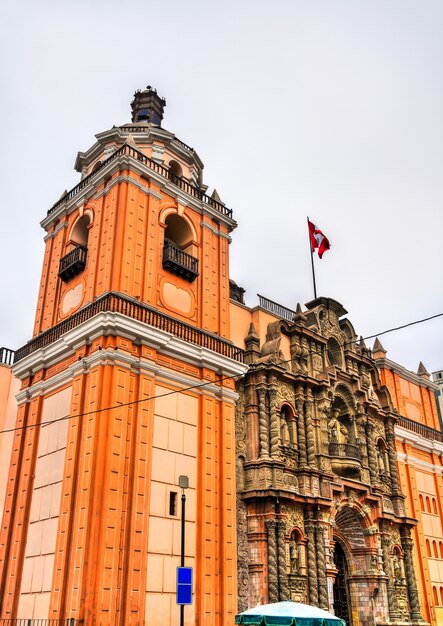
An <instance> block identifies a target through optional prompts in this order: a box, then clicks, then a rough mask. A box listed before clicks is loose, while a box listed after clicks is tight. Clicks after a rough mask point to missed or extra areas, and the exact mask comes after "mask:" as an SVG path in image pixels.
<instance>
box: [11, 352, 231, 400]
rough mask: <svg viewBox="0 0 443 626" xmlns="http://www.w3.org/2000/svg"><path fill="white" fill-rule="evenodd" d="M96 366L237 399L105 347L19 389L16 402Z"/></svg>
mask: <svg viewBox="0 0 443 626" xmlns="http://www.w3.org/2000/svg"><path fill="white" fill-rule="evenodd" d="M99 365H102V366H103V365H111V366H118V367H120V368H124V369H127V370H131V371H132V372H135V373H137V374H139V373H143V372H144V373H146V374H149V375H153V376H154V378H155V382H156V383H159V384H162V383H169V384H172V385H173V386H175V387H176V389H177V391H181V390H182V389H183V388H185V389H189V390H191V388H192V392H193V393H195V394H197V395H202V394H205V395H211V396H213V397H215V398H217V399H219V400H224V401H227V402H230V403H232V404H234V403H235V401H236V400H237V398H238V393H237V392H236V391H234V390H232V389H227V388H226V387H220V386H219V385H216V384H214V383H213V382H211V381H205V380H196V379H195V378H194V377H191V376H187V375H186V374H182V373H180V372H176V371H175V370H169V369H166V368H165V367H161V366H159V365H157V364H156V363H154V362H152V361H148V360H146V359H144V358H139V357H136V356H133V355H132V354H129V353H128V352H123V351H121V350H120V351H118V350H114V349H113V348H108V349H106V350H98V351H96V352H94V353H92V354H91V355H89V356H87V357H84V358H82V359H81V360H80V361H76V362H75V363H73V364H72V365H70V366H69V367H68V368H67V369H66V370H64V371H63V372H61V373H60V374H57V375H55V376H51V378H48V379H47V380H40V381H38V382H37V383H35V384H34V385H31V386H30V387H28V388H27V389H24V390H22V391H20V392H19V393H18V394H17V395H16V396H15V397H16V399H17V402H18V404H22V403H23V402H29V401H30V400H31V399H32V398H35V397H37V396H43V395H48V394H49V393H52V392H54V391H57V390H58V389H60V388H62V387H65V386H66V385H67V384H69V383H70V382H72V380H73V379H74V378H75V376H78V375H79V374H81V373H87V372H88V371H90V369H92V368H93V367H97V366H99Z"/></svg>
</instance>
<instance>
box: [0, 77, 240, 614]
mask: <svg viewBox="0 0 443 626" xmlns="http://www.w3.org/2000/svg"><path fill="white" fill-rule="evenodd" d="M165 104H166V102H165V100H164V99H162V98H160V97H159V95H158V94H157V92H156V91H155V90H154V89H152V88H151V87H148V88H147V89H146V90H144V91H138V92H136V94H135V96H134V100H133V102H132V104H131V107H132V121H131V123H130V124H125V125H123V126H114V127H113V128H111V129H110V130H108V131H105V132H102V133H99V134H98V135H96V139H97V141H96V143H95V144H94V145H93V146H92V147H91V148H90V149H89V150H87V151H86V152H80V153H79V154H78V156H77V160H76V163H75V167H76V170H77V171H79V172H80V173H81V180H80V182H79V183H78V185H76V186H75V187H74V188H73V189H71V190H70V191H69V192H66V193H64V194H63V196H62V197H61V198H60V200H59V201H58V202H56V204H54V206H53V207H52V208H51V209H50V210H49V211H48V213H47V216H46V217H45V218H44V219H43V221H42V226H43V228H44V230H45V231H46V236H45V246H46V247H45V256H44V262H43V270H42V278H41V284H40V290H39V296H38V304H37V312H36V317H35V326H34V334H33V338H32V339H31V340H30V341H29V342H28V343H27V344H26V345H25V346H24V347H22V348H20V349H19V350H18V351H17V352H16V355H15V364H14V368H13V371H14V375H15V376H16V377H18V378H19V379H20V380H21V390H20V392H19V395H18V404H19V407H18V414H17V421H16V431H15V433H14V443H13V452H12V459H11V465H10V468H9V477H8V486H7V491H6V499H5V508H4V515H3V520H2V526H1V532H0V617H1V618H25V619H58V620H67V619H70V620H74V621H79V622H80V621H81V622H82V623H83V624H85V625H87V626H89V625H93V624H94V625H95V624H100V625H103V626H106V625H108V624H109V625H111V624H112V625H114V624H118V625H120V626H123V625H125V626H126V625H132V624H137V625H139V624H140V625H141V624H149V626H156V625H157V624H158V625H160V624H161V625H162V626H165V625H171V626H172V625H175V624H177V623H178V616H179V607H178V606H177V605H176V600H175V585H176V567H177V566H178V565H179V564H180V507H179V502H180V496H181V491H180V488H179V485H178V479H179V476H180V475H185V476H187V477H188V478H189V488H188V489H187V490H186V497H187V506H186V546H185V559H186V565H190V566H192V567H193V568H194V593H193V604H192V605H191V606H189V607H186V610H185V624H188V625H191V624H200V625H203V624H204V625H205V626H211V625H213V626H223V625H224V624H227V623H229V621H232V620H233V616H234V615H235V612H236V608H237V607H236V575H235V571H236V546H235V485H234V470H235V468H234V434H235V433H234V406H235V400H236V393H235V385H234V381H233V377H234V376H237V375H239V374H241V373H242V372H244V371H245V369H246V367H245V365H244V364H243V354H242V351H241V350H239V349H238V348H236V347H235V346H234V345H233V344H232V343H231V341H230V334H229V333H230V330H229V251H228V247H229V241H230V232H231V231H232V230H233V228H234V227H235V226H236V224H235V222H234V220H233V218H232V211H231V209H229V208H227V207H226V206H225V205H224V204H223V203H222V202H221V201H220V199H219V197H218V195H217V192H215V191H214V193H213V194H212V196H210V195H207V194H206V191H207V187H206V186H205V185H203V182H202V171H203V164H202V162H201V160H200V158H199V157H198V155H197V153H196V152H195V151H194V150H193V149H192V148H190V147H189V146H187V145H186V144H185V143H183V142H182V141H180V140H179V139H178V138H177V137H175V135H174V134H173V133H171V132H169V131H167V130H165V129H164V128H162V126H161V122H162V118H163V111H164V107H165Z"/></svg>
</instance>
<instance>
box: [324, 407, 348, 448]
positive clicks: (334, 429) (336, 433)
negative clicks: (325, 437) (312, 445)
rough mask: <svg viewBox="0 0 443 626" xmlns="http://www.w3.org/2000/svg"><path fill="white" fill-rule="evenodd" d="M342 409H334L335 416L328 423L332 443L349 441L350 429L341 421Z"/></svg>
mask: <svg viewBox="0 0 443 626" xmlns="http://www.w3.org/2000/svg"><path fill="white" fill-rule="evenodd" d="M339 414H340V411H339V410H338V409H335V410H334V413H333V417H332V419H331V420H330V421H329V423H328V433H329V441H330V442H331V443H348V429H347V428H346V426H345V425H344V424H342V423H341V422H340V420H339V419H338V416H339Z"/></svg>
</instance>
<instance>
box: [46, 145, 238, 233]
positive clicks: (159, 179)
mask: <svg viewBox="0 0 443 626" xmlns="http://www.w3.org/2000/svg"><path fill="white" fill-rule="evenodd" d="M122 166H124V167H126V168H127V169H131V170H132V171H134V172H137V173H138V174H139V175H141V176H144V177H145V178H147V179H149V180H152V181H154V182H155V183H156V184H157V185H158V186H159V187H160V189H161V190H162V191H163V192H164V193H166V194H168V195H169V196H171V197H172V198H177V199H179V200H180V201H181V202H182V203H184V204H186V205H187V206H189V207H191V208H192V209H193V210H195V211H196V212H198V213H200V214H201V215H208V216H209V217H211V218H212V219H214V220H216V221H218V222H222V223H224V224H225V225H226V226H227V227H228V228H229V229H230V230H233V229H234V228H235V227H236V226H237V223H236V221H235V220H234V219H232V218H231V217H228V216H226V215H224V214H223V213H221V212H220V211H217V209H215V208H213V207H211V205H209V204H206V203H205V202H203V201H201V200H199V199H198V198H195V197H194V196H192V195H190V194H189V195H188V194H187V193H186V192H185V191H184V190H183V189H180V188H179V187H177V186H176V185H174V184H173V183H171V182H170V181H168V180H166V179H165V178H164V177H163V176H161V175H160V174H157V172H155V171H154V170H152V169H150V168H149V167H148V166H147V165H144V164H143V163H142V162H141V161H137V160H136V159H134V158H133V157H130V156H129V155H127V154H122V155H120V156H118V157H115V158H114V159H112V160H111V161H110V163H108V165H106V166H105V167H104V168H102V169H100V170H99V171H97V176H96V177H95V176H94V177H93V178H92V180H91V181H89V183H88V184H87V185H86V186H85V187H84V188H83V189H81V190H80V191H79V192H78V193H77V194H75V195H74V196H73V197H72V198H71V199H70V200H67V201H65V202H63V203H61V204H60V205H59V206H58V207H57V209H55V210H54V211H52V212H51V213H50V214H49V215H47V216H46V217H45V218H44V219H43V220H42V221H41V222H40V225H41V226H42V228H44V229H45V230H48V228H49V226H50V225H51V224H52V223H53V222H54V221H56V220H59V219H60V218H61V217H62V216H63V215H66V214H69V213H71V212H72V211H73V210H75V209H76V208H77V207H78V206H79V204H80V205H81V204H82V203H84V202H85V201H87V200H89V198H91V197H92V196H93V195H94V193H96V192H97V188H98V186H99V184H100V183H101V182H102V180H103V178H106V177H109V176H111V175H112V174H113V173H114V172H116V171H118V170H120V169H121V168H122ZM132 180H133V179H131V180H130V182H131V183H132ZM80 182H81V181H80Z"/></svg>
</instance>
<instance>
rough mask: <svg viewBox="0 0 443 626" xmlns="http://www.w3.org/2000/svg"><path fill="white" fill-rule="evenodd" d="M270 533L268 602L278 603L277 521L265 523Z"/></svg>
mask: <svg viewBox="0 0 443 626" xmlns="http://www.w3.org/2000/svg"><path fill="white" fill-rule="evenodd" d="M265 524H266V531H267V533H268V602H269V603H270V604H272V602H278V569H277V542H276V536H275V525H276V521H275V519H268V520H266V522H265Z"/></svg>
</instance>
